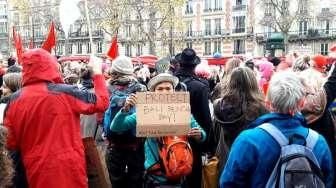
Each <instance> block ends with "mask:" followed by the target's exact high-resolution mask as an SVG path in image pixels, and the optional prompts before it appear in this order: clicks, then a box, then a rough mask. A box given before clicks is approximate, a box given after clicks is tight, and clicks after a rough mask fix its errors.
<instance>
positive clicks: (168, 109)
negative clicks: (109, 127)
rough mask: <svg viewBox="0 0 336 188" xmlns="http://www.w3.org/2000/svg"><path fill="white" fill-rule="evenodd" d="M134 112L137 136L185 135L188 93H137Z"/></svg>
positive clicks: (187, 128) (188, 114)
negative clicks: (135, 114)
mask: <svg viewBox="0 0 336 188" xmlns="http://www.w3.org/2000/svg"><path fill="white" fill-rule="evenodd" d="M136 113H137V130H136V134H137V136H138V137H160V136H168V135H186V134H187V133H188V131H189V129H190V117H191V115H190V97H189V93H187V92H174V93H154V92H146V93H137V106H136Z"/></svg>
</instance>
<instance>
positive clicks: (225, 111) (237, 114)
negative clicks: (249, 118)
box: [214, 99, 245, 126]
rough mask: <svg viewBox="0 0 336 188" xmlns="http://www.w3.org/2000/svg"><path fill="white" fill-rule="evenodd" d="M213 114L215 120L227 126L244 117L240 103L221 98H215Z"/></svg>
mask: <svg viewBox="0 0 336 188" xmlns="http://www.w3.org/2000/svg"><path fill="white" fill-rule="evenodd" d="M214 115H215V118H216V120H217V121H220V123H221V124H223V125H228V126H229V125H231V124H236V123H238V122H241V120H244V119H245V118H244V114H243V111H242V108H241V105H240V104H237V103H231V102H228V101H225V100H222V99H217V100H216V101H215V102H214Z"/></svg>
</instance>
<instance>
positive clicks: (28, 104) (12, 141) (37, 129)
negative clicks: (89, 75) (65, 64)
mask: <svg viewBox="0 0 336 188" xmlns="http://www.w3.org/2000/svg"><path fill="white" fill-rule="evenodd" d="M22 59H23V62H22V65H23V88H22V89H21V90H19V91H17V92H16V93H14V94H13V95H12V97H11V99H10V101H9V104H8V108H7V111H6V112H5V120H4V124H5V126H6V127H7V128H8V129H9V135H8V141H7V146H8V148H9V149H12V150H18V151H19V152H20V153H21V155H22V159H23V163H24V166H25V169H26V174H27V179H28V184H29V187H32V188H35V187H48V188H53V187H59V188H63V187H64V188H67V187H87V186H88V184H87V176H86V169H85V158H84V147H83V143H82V140H81V135H80V125H79V124H80V123H79V117H80V114H92V113H95V112H103V111H104V110H105V109H106V108H107V106H108V92H107V89H106V86H105V83H104V78H103V76H102V75H95V76H94V77H93V82H94V87H95V94H94V93H90V92H88V91H83V90H80V89H79V88H78V87H76V86H70V85H65V84H63V81H62V78H61V75H60V73H59V71H58V67H57V61H56V59H55V58H54V57H52V56H51V55H50V54H49V52H47V51H45V50H43V49H33V50H28V51H27V52H25V53H24V54H23V58H22Z"/></svg>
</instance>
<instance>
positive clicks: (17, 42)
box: [13, 27, 23, 64]
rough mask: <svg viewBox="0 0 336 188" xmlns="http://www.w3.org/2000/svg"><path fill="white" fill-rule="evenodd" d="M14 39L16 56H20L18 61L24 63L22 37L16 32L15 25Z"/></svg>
mask: <svg viewBox="0 0 336 188" xmlns="http://www.w3.org/2000/svg"><path fill="white" fill-rule="evenodd" d="M13 40H14V45H15V48H16V56H17V58H18V63H19V64H21V63H22V54H23V47H22V39H21V36H20V35H19V34H16V31H15V28H14V27H13Z"/></svg>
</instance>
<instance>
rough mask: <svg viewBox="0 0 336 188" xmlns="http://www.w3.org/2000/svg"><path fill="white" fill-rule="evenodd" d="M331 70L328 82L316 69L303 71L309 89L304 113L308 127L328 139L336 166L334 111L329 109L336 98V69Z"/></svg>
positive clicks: (302, 74)
mask: <svg viewBox="0 0 336 188" xmlns="http://www.w3.org/2000/svg"><path fill="white" fill-rule="evenodd" d="M333 66H334V67H335V65H333ZM331 72H332V73H331V75H330V76H329V77H328V79H327V81H326V82H324V80H325V78H324V76H323V75H322V74H321V73H320V72H318V71H316V70H310V71H309V70H307V72H306V73H305V71H304V72H303V73H301V77H302V78H303V82H304V83H305V86H306V90H307V91H306V92H307V96H306V103H305V105H304V108H303V110H302V113H303V114H304V116H305V117H306V120H307V122H308V125H307V127H309V128H311V129H314V130H315V131H317V132H318V133H319V134H321V135H323V136H324V138H325V139H326V140H327V142H328V145H329V148H330V150H331V153H332V156H333V162H334V167H336V162H335V161H336V139H335V135H336V132H335V125H334V122H333V119H332V118H333V116H332V113H330V111H329V110H328V108H329V107H330V105H331V104H332V103H333V101H334V100H335V98H336V92H335V91H336V69H335V68H333V70H331Z"/></svg>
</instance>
